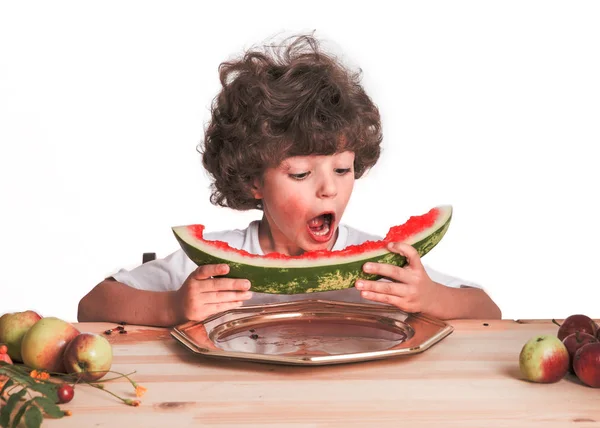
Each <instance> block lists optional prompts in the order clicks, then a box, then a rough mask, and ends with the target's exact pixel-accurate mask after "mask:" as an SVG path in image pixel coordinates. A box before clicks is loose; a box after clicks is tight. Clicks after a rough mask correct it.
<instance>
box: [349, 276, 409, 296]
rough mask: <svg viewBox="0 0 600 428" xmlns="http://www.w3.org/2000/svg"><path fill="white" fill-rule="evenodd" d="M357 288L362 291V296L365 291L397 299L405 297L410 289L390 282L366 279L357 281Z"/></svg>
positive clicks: (404, 285)
mask: <svg viewBox="0 0 600 428" xmlns="http://www.w3.org/2000/svg"><path fill="white" fill-rule="evenodd" d="M355 287H356V289H357V290H360V291H361V294H362V292H363V291H366V292H372V293H378V294H387V295H389V296H396V297H404V296H406V295H407V294H408V291H409V287H408V285H406V284H401V283H398V282H389V281H368V280H366V279H359V280H358V281H356V284H355Z"/></svg>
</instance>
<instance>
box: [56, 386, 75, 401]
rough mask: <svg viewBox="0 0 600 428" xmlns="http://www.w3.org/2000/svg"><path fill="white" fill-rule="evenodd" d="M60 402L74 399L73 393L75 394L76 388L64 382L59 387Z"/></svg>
mask: <svg viewBox="0 0 600 428" xmlns="http://www.w3.org/2000/svg"><path fill="white" fill-rule="evenodd" d="M56 392H57V394H58V402H59V403H68V402H69V401H71V400H72V399H73V395H75V390H74V389H73V387H72V386H71V385H68V384H66V383H63V384H62V385H61V386H59V387H58V391H56Z"/></svg>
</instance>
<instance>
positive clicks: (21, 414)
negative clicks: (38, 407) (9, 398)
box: [11, 400, 31, 428]
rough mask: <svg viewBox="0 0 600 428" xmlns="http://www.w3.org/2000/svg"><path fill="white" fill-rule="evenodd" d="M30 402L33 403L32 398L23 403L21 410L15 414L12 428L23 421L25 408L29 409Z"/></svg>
mask: <svg viewBox="0 0 600 428" xmlns="http://www.w3.org/2000/svg"><path fill="white" fill-rule="evenodd" d="M30 404H31V400H28V401H26V402H24V403H23V405H22V406H21V408H20V409H19V411H18V412H17V414H16V415H15V418H14V419H13V421H12V425H11V427H12V428H17V427H18V426H19V422H21V418H22V417H23V414H24V413H25V410H27V407H28V406H29V405H30Z"/></svg>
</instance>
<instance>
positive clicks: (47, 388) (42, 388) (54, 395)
mask: <svg viewBox="0 0 600 428" xmlns="http://www.w3.org/2000/svg"><path fill="white" fill-rule="evenodd" d="M58 387H59V385H57V384H56V383H53V382H45V381H41V382H34V383H33V385H30V386H29V389H32V390H34V391H36V392H39V393H40V394H43V395H45V396H46V397H48V398H49V399H51V400H52V401H53V402H55V403H56V402H58Z"/></svg>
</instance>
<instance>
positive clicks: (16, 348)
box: [0, 311, 42, 362]
mask: <svg viewBox="0 0 600 428" xmlns="http://www.w3.org/2000/svg"><path fill="white" fill-rule="evenodd" d="M40 319H42V317H41V316H40V315H39V314H38V313H37V312H34V311H23V312H14V313H8V314H4V315H2V318H0V342H2V343H5V344H6V346H8V355H10V357H11V358H12V359H13V360H14V361H19V362H21V361H23V359H22V357H21V341H22V340H23V336H25V333H27V330H29V329H30V328H31V326H32V325H34V324H35V323H36V322H38V321H39V320H40Z"/></svg>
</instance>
